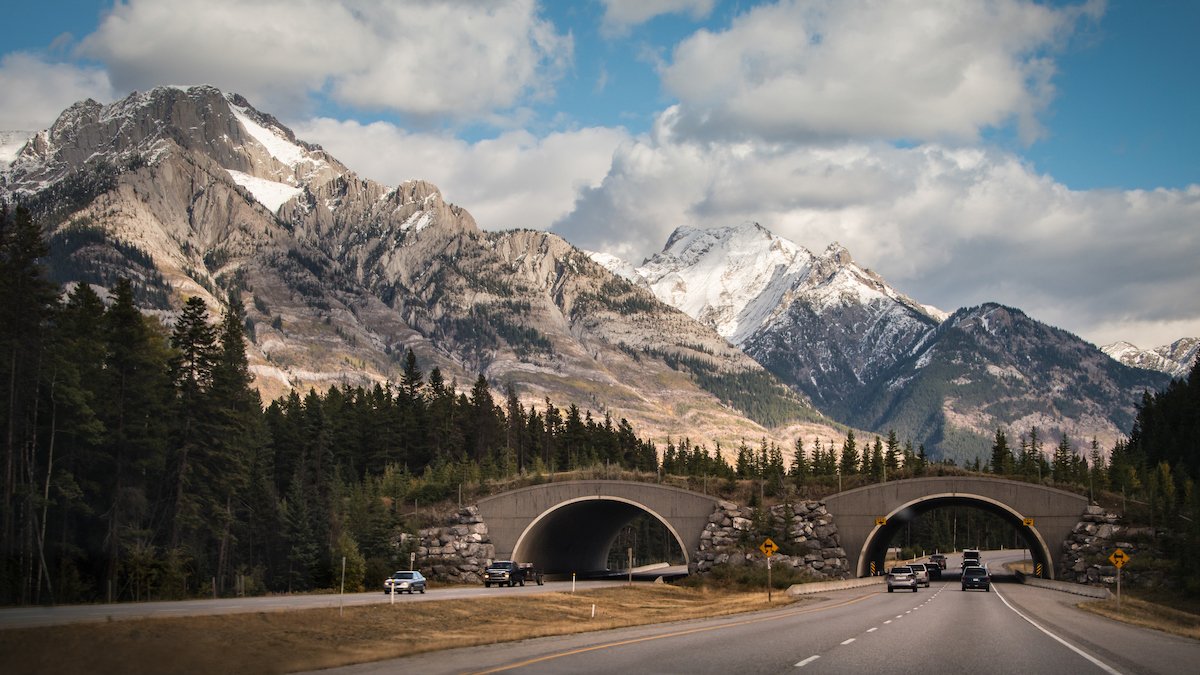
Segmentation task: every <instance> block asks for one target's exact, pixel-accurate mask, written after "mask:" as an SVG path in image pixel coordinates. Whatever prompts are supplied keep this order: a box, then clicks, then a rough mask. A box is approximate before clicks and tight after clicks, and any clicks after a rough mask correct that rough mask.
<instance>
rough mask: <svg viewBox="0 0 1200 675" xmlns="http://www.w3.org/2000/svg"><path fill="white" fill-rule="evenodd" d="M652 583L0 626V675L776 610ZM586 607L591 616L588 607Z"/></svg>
mask: <svg viewBox="0 0 1200 675" xmlns="http://www.w3.org/2000/svg"><path fill="white" fill-rule="evenodd" d="M789 601H790V600H789V599H788V598H786V597H785V596H783V594H781V593H777V594H775V598H774V602H773V603H771V604H769V605H768V603H767V597H766V594H765V593H762V592H755V593H745V592H734V591H720V590H712V589H706V588H679V587H675V586H669V585H662V584H655V585H637V586H633V587H615V588H602V589H595V590H589V591H581V592H578V593H575V594H571V593H547V594H544V595H530V596H519V597H518V596H514V597H508V598H505V597H490V598H479V599H472V600H443V601H437V602H397V603H395V604H394V605H391V604H379V605H367V606H358V607H346V608H345V610H344V612H341V613H339V611H338V610H337V609H314V610H304V611H296V612H282V611H281V612H258V613H248V614H226V615H221V616H202V617H186V618H169V619H137V620H129V621H110V622H107V623H87V624H74V625H69V626H53V627H45V628H21V629H14V630H0V672H3V673H5V674H6V675H13V674H16V673H97V674H102V673H136V672H142V673H149V672H154V673H214V672H226V673H234V672H237V673H287V672H294V671H297V670H312V669H317V668H330V667H335V666H343V665H349V664H353V663H363V662H368V661H378V660H381V659H389V658H396V657H400V656H407V655H410V654H416V653H419V652H426V651H435V650H440V649H447V648H452V647H466V646H472V645H483V644H492V643H496V642H507V641H510V640H521V639H525V638H532V637H544V636H548V635H564V634H569V633H580V632H586V631H594V630H604V629H608V628H619V627H624V626H635V625H642V624H649V623H660V622H666V621H675V620H679V619H694V618H701V617H711V616H721V615H726V614H736V613H740V612H749V611H754V610H760V609H767V608H769V607H781V606H783V605H785V604H787V603H788V602H789ZM593 605H595V617H594V618H593V616H592V606H593Z"/></svg>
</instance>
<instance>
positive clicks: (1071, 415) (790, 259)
mask: <svg viewBox="0 0 1200 675" xmlns="http://www.w3.org/2000/svg"><path fill="white" fill-rule="evenodd" d="M605 262H606V264H608V265H610V269H614V270H618V271H619V270H623V272H622V273H624V274H625V275H626V276H628V277H631V278H634V280H635V281H636V282H639V283H644V284H645V285H646V286H647V287H649V288H650V289H652V290H653V291H654V292H655V294H656V296H657V297H658V298H659V299H661V300H663V301H664V302H667V303H669V304H672V305H675V306H676V307H678V308H679V309H681V310H682V311H684V312H686V313H688V314H689V315H691V316H692V317H693V318H695V319H696V320H697V321H700V322H701V323H704V324H707V325H710V326H712V327H713V328H714V329H715V330H717V331H718V332H719V333H721V334H722V335H724V336H725V337H727V338H728V339H730V341H731V342H733V343H734V344H736V345H737V346H739V347H740V348H741V349H742V350H743V351H745V352H746V353H747V354H749V355H750V356H751V357H753V358H754V359H755V360H756V361H758V362H759V363H761V364H762V365H763V366H764V367H766V368H767V369H768V370H770V371H771V372H773V373H774V374H776V375H777V376H778V377H779V378H780V379H782V380H783V381H785V382H787V383H788V384H789V385H790V386H792V387H793V388H794V389H796V390H797V391H799V392H803V393H804V394H805V395H807V396H808V397H809V398H810V399H811V400H812V401H813V402H814V404H815V405H816V406H817V407H818V408H819V409H820V410H822V412H825V413H826V414H828V415H830V416H831V417H833V418H834V419H837V420H839V421H841V422H843V423H845V424H847V425H850V426H852V427H855V428H860V429H870V430H876V431H883V430H888V429H894V430H896V431H897V432H898V434H899V435H900V437H901V438H905V437H907V438H912V439H914V441H915V442H922V443H925V444H926V445H927V446H929V448H930V449H931V450H933V451H934V452H933V454H934V455H935V456H948V457H953V458H955V459H958V460H963V461H967V460H970V459H973V458H975V457H980V456H984V455H986V451H987V447H988V444H989V443H990V439H991V436H992V435H993V434H994V432H995V430H996V429H997V428H1006V429H1008V430H1009V431H1010V432H1013V434H1014V436H1015V435H1017V434H1020V433H1024V432H1027V431H1028V430H1029V429H1031V428H1033V427H1035V426H1036V427H1038V428H1039V430H1040V431H1041V432H1042V433H1043V437H1046V436H1045V434H1046V433H1049V434H1050V436H1051V437H1055V438H1057V437H1058V436H1060V435H1062V434H1066V435H1068V437H1070V438H1073V439H1074V441H1075V443H1076V445H1077V446H1079V444H1080V443H1082V442H1084V441H1090V440H1091V439H1092V438H1095V439H1097V441H1098V442H1100V443H1101V444H1102V446H1103V447H1104V449H1106V450H1107V449H1108V448H1110V447H1111V445H1112V443H1113V442H1115V441H1116V440H1117V439H1118V438H1119V437H1121V436H1122V435H1123V434H1124V433H1126V432H1127V431H1128V428H1129V426H1128V425H1129V423H1130V422H1131V421H1132V419H1133V412H1134V407H1135V405H1136V403H1137V402H1138V401H1139V400H1140V397H1141V392H1142V391H1143V390H1146V389H1150V390H1154V389H1157V388H1159V387H1161V386H1163V385H1164V384H1165V383H1166V378H1165V377H1164V376H1162V375H1161V374H1159V373H1155V372H1150V371H1147V370H1144V369H1143V367H1144V366H1146V365H1148V364H1149V363H1150V362H1149V361H1147V360H1143V361H1142V362H1139V363H1130V364H1129V365H1134V366H1136V368H1133V369H1131V368H1127V367H1126V366H1124V365H1122V364H1119V363H1117V362H1115V361H1113V360H1112V359H1110V358H1108V357H1107V356H1106V355H1105V354H1104V353H1102V352H1101V351H1100V350H1098V349H1097V348H1096V347H1094V346H1093V345H1090V344H1088V343H1086V342H1084V341H1083V340H1080V339H1079V338H1078V337H1076V336H1074V335H1071V334H1069V333H1066V332H1065V331H1061V330H1058V329H1055V328H1053V327H1051V326H1047V325H1045V324H1042V323H1040V322H1037V321H1036V320H1034V319H1032V318H1030V317H1028V316H1027V315H1025V314H1024V313H1023V312H1021V311H1020V310H1017V309H1014V308H1008V307H1003V306H1000V305H996V304H994V303H989V304H985V305H982V306H979V307H974V308H965V309H962V310H959V311H958V312H955V313H954V314H953V315H948V314H946V313H945V312H942V311H940V310H938V309H936V308H932V307H929V306H926V305H923V304H921V303H919V302H917V301H915V300H913V299H912V298H910V297H908V296H906V295H904V294H903V293H900V292H899V291H897V290H896V289H894V288H892V287H891V286H890V285H888V284H887V282H886V281H885V280H883V279H882V278H881V277H879V276H878V275H877V274H875V273H874V272H872V271H871V270H869V269H866V268H864V267H862V266H860V265H858V264H857V263H855V262H854V260H853V258H852V257H851V255H850V253H849V251H847V250H846V249H845V248H844V247H842V246H841V245H839V244H837V243H834V244H831V245H830V246H829V247H828V248H827V249H826V250H825V251H824V252H823V253H821V254H820V255H814V254H812V253H810V252H809V251H807V250H805V249H803V248H802V247H800V246H798V245H796V244H794V243H792V242H790V241H787V240H786V239H783V238H781V237H778V236H777V235H774V234H773V233H771V232H770V231H768V230H766V229H765V228H763V227H762V226H760V225H758V224H756V223H747V224H743V225H740V226H737V227H728V228H714V229H711V230H696V229H693V228H687V227H683V228H679V229H677V230H676V231H675V232H674V233H673V234H672V235H671V237H670V238H669V239H668V241H667V243H666V244H665V245H664V247H663V250H662V252H661V253H659V254H656V255H654V256H651V257H650V258H649V259H647V260H646V261H645V262H644V263H643V264H642V265H641V266H638V267H636V268H632V267H631V266H628V267H624V268H622V267H621V263H620V262H619V261H613V260H606V261H605ZM631 269H632V272H631V271H630V270H631ZM1189 365H1190V362H1189Z"/></svg>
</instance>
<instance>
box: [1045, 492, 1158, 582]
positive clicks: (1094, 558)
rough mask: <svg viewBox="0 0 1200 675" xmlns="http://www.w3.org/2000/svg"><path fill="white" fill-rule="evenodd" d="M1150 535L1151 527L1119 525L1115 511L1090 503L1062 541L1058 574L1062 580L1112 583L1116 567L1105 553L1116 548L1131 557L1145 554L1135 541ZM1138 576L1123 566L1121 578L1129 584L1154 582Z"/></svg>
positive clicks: (1152, 533) (1107, 553) (1115, 576)
mask: <svg viewBox="0 0 1200 675" xmlns="http://www.w3.org/2000/svg"><path fill="white" fill-rule="evenodd" d="M1153 536H1154V530H1152V529H1151V528H1148V527H1128V526H1124V525H1121V524H1120V516H1118V515H1117V514H1115V513H1109V512H1107V511H1105V510H1104V507H1101V506H1096V505H1092V506H1089V507H1087V510H1086V511H1084V514H1083V516H1082V517H1081V518H1080V520H1079V523H1078V524H1077V525H1076V526H1075V528H1074V529H1072V530H1071V534H1070V536H1068V537H1067V539H1066V540H1065V541H1064V542H1063V551H1062V556H1061V557H1060V558H1059V571H1060V575H1059V577H1060V578H1061V579H1062V580H1063V581H1073V582H1075V583H1080V584H1105V585H1110V586H1111V585H1115V584H1116V583H1117V568H1116V567H1115V566H1113V564H1112V563H1111V562H1109V560H1108V556H1109V555H1111V554H1112V552H1113V551H1115V550H1116V549H1118V548H1119V549H1121V550H1123V551H1125V553H1127V554H1128V555H1129V556H1131V557H1133V556H1136V555H1138V554H1139V553H1148V552H1147V551H1145V550H1144V547H1143V546H1141V545H1139V544H1138V543H1137V542H1139V541H1142V540H1144V539H1146V538H1149V537H1153ZM1140 576H1145V575H1140ZM1140 576H1139V574H1138V573H1136V572H1134V573H1133V574H1132V575H1131V574H1130V570H1129V568H1128V567H1126V568H1124V569H1122V579H1121V580H1122V582H1131V583H1139V582H1142V583H1153V582H1154V580H1152V579H1143V578H1140Z"/></svg>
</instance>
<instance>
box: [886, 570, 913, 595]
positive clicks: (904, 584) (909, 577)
mask: <svg viewBox="0 0 1200 675" xmlns="http://www.w3.org/2000/svg"><path fill="white" fill-rule="evenodd" d="M917 586H919V584H918V583H917V575H916V573H915V572H913V570H912V568H911V567H909V566H907V565H905V566H902V567H893V568H892V569H890V570H888V573H887V587H888V593H891V592H892V591H894V590H896V589H897V588H911V589H912V591H913V593H916V592H917Z"/></svg>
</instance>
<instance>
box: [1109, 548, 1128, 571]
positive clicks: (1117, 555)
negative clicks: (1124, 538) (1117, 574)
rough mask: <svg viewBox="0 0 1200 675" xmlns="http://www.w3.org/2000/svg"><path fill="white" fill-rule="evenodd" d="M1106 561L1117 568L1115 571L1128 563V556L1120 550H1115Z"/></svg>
mask: <svg viewBox="0 0 1200 675" xmlns="http://www.w3.org/2000/svg"><path fill="white" fill-rule="evenodd" d="M1108 559H1109V560H1110V561H1111V562H1112V564H1114V565H1116V566H1117V569H1120V568H1122V567H1124V566H1125V563H1127V562H1129V554H1128V553H1126V552H1125V551H1124V550H1122V549H1117V550H1115V551H1113V554H1112V555H1110V556H1108Z"/></svg>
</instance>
